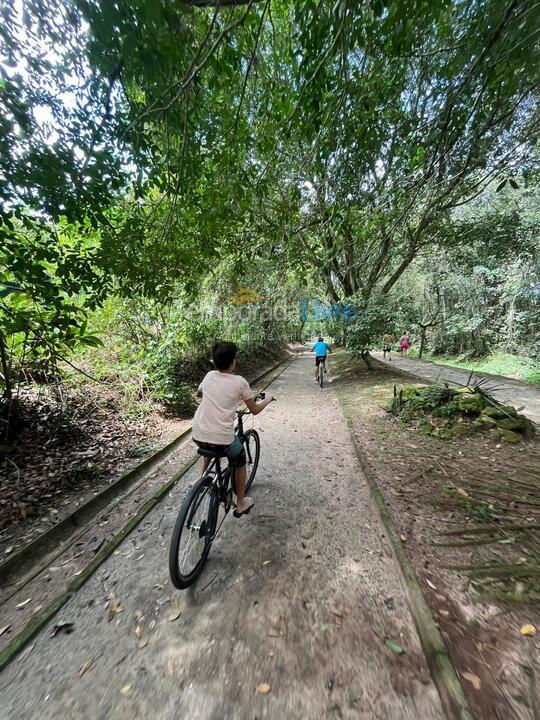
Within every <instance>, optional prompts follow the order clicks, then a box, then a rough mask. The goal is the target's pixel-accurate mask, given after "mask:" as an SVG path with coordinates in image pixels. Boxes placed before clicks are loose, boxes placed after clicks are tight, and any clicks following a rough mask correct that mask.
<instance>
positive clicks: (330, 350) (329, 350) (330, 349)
mask: <svg viewBox="0 0 540 720" xmlns="http://www.w3.org/2000/svg"><path fill="white" fill-rule="evenodd" d="M326 349H327V350H328V352H329V353H332V348H331V347H330V345H328V343H327V344H326Z"/></svg>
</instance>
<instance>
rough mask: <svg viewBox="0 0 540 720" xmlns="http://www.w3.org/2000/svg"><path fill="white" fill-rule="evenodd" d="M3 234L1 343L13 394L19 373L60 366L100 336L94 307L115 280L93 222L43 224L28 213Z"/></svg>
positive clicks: (8, 386) (2, 230)
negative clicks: (91, 326) (105, 267)
mask: <svg viewBox="0 0 540 720" xmlns="http://www.w3.org/2000/svg"><path fill="white" fill-rule="evenodd" d="M0 234H1V235H2V237H3V241H4V242H3V244H2V245H1V246H0V278H1V282H0V346H1V347H0V350H1V359H2V375H3V378H4V391H5V395H6V397H8V398H9V397H10V394H11V390H12V385H13V382H14V380H15V377H14V375H16V374H17V373H19V374H20V373H24V372H28V370H29V369H32V368H34V370H36V369H37V370H38V372H41V373H43V372H45V373H52V374H54V373H55V372H56V368H57V366H58V363H59V361H60V360H62V359H63V358H64V355H66V354H69V353H70V352H72V351H73V350H75V349H76V348H78V347H81V346H91V347H96V346H99V345H100V344H101V340H100V339H99V338H98V337H96V336H95V335H94V334H92V333H90V332H89V330H88V313H89V312H90V311H91V310H94V309H95V308H96V307H97V306H98V304H99V303H100V302H101V301H102V300H103V298H104V296H105V295H106V293H107V292H108V290H109V287H110V284H109V280H108V278H107V277H106V276H105V274H104V273H103V272H101V270H100V269H99V267H98V264H97V250H98V248H97V245H96V242H95V237H94V233H93V231H92V230H91V228H89V227H88V226H86V227H85V226H82V227H81V226H75V225H72V224H68V223H67V221H65V220H63V219H61V220H60V221H59V222H58V223H57V224H55V225H54V226H51V227H50V228H49V229H48V230H45V229H44V228H43V227H42V226H41V224H38V223H35V222H33V221H31V220H30V219H29V218H25V219H24V222H20V221H18V220H11V221H9V222H8V223H6V224H5V225H4V227H2V228H0Z"/></svg>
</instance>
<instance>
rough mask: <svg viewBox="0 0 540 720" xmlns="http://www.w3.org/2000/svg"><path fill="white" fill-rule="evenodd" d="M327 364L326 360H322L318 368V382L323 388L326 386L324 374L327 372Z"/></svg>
mask: <svg viewBox="0 0 540 720" xmlns="http://www.w3.org/2000/svg"><path fill="white" fill-rule="evenodd" d="M325 364H326V360H320V361H319V365H318V367H317V382H318V383H319V385H320V386H321V388H322V386H323V385H324V373H325V372H326V371H325Z"/></svg>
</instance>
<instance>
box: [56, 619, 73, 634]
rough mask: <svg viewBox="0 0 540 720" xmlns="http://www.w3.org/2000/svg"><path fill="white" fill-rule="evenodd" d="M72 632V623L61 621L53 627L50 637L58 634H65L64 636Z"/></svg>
mask: <svg viewBox="0 0 540 720" xmlns="http://www.w3.org/2000/svg"><path fill="white" fill-rule="evenodd" d="M74 630H75V625H74V624H73V623H72V622H69V621H67V620H61V621H60V622H57V623H55V624H54V625H53V631H52V633H51V637H55V635H58V633H65V634H66V635H69V634H70V633H72V632H73V631H74Z"/></svg>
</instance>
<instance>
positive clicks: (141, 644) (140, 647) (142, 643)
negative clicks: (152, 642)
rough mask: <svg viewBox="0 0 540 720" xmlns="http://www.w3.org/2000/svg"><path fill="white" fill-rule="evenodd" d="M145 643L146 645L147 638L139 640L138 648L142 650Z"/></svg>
mask: <svg viewBox="0 0 540 720" xmlns="http://www.w3.org/2000/svg"><path fill="white" fill-rule="evenodd" d="M147 645H148V640H141V642H140V643H139V650H142V649H143V648H145V647H146V646H147Z"/></svg>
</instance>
